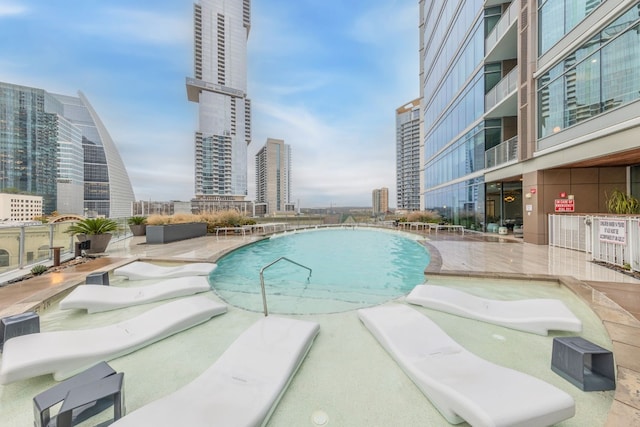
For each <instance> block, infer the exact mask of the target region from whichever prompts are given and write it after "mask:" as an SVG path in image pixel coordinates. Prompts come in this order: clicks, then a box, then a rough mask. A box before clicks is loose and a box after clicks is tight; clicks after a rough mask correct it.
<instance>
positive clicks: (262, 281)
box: [260, 256, 312, 317]
mask: <svg viewBox="0 0 640 427" xmlns="http://www.w3.org/2000/svg"><path fill="white" fill-rule="evenodd" d="M283 260H284V261H289V262H290V263H292V264H295V265H297V266H298V267H302V268H306V269H307V270H309V277H307V282H308V281H309V279H311V273H312V272H311V269H310V268H309V267H307V266H306V265H302V264H300V263H297V262H295V261H292V260H290V259H289V258H287V257H283V256H282V257H280V258H278V259H277V260H275V261H273V262H270V263H269V264H267V265H265V266H264V267H262V268H261V269H260V288H261V289H262V306H263V307H264V316H265V317H267V316H268V315H269V312H268V310H267V294H266V292H265V290H264V274H263V273H264V271H265V270H266V269H267V268H269V267H271V266H272V265H274V264H276V263H277V262H280V261H283Z"/></svg>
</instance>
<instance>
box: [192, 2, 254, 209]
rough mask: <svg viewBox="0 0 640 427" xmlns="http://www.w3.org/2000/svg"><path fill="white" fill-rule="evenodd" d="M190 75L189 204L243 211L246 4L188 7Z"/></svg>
mask: <svg viewBox="0 0 640 427" xmlns="http://www.w3.org/2000/svg"><path fill="white" fill-rule="evenodd" d="M193 23H194V77H193V78H191V77H188V78H187V80H186V85H187V97H188V99H189V101H192V102H197V103H198V107H199V108H198V112H199V116H198V130H197V131H196V133H195V200H196V205H198V206H197V209H200V210H202V209H205V210H207V209H208V208H209V207H214V208H215V206H216V203H217V202H220V201H224V202H225V203H226V204H227V206H228V207H231V208H235V209H240V210H242V209H244V208H245V207H246V204H245V203H244V198H245V197H246V195H247V145H248V144H249V143H250V142H251V101H250V100H249V98H247V39H248V37H249V29H250V27H251V2H250V0H225V1H223V0H200V1H199V2H198V3H196V4H195V5H194V11H193Z"/></svg>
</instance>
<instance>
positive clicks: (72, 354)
mask: <svg viewBox="0 0 640 427" xmlns="http://www.w3.org/2000/svg"><path fill="white" fill-rule="evenodd" d="M225 311H227V307H226V305H224V304H220V303H218V302H216V301H214V300H212V299H210V298H207V297H205V296H195V297H190V298H183V299H179V300H177V301H172V302H168V303H166V304H163V305H161V306H159V307H155V308H152V309H151V310H149V311H147V312H145V313H143V314H140V315H138V316H137V317H134V318H132V319H129V320H126V321H124V322H120V323H116V324H114V325H110V326H103V327H100V328H95V329H82V330H74V331H54V332H40V333H36V334H29V335H22V336H19V337H15V338H11V339H10V340H8V341H7V342H6V343H5V344H4V352H3V354H2V366H0V384H7V383H10V382H13V381H18V380H22V379H25V378H31V377H35V376H38V375H44V374H49V373H52V374H53V377H54V378H55V379H56V380H58V381H60V380H63V379H65V378H67V377H70V376H71V375H74V374H76V373H78V372H80V371H82V370H84V369H87V368H89V367H90V366H92V365H94V364H95V363H97V362H100V361H103V360H104V361H107V360H111V359H115V358H116V357H119V356H123V355H125V354H128V353H131V352H133V351H135V350H138V349H140V348H142V347H145V346H147V345H149V344H151V343H154V342H156V341H160V340H161V339H163V338H166V337H168V336H170V335H173V334H175V333H178V332H180V331H183V330H185V329H188V328H191V327H192V326H195V325H197V324H199V323H203V322H206V321H207V320H209V319H210V318H212V317H213V316H216V315H218V314H222V313H224V312H225Z"/></svg>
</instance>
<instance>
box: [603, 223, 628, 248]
mask: <svg viewBox="0 0 640 427" xmlns="http://www.w3.org/2000/svg"><path fill="white" fill-rule="evenodd" d="M598 236H599V239H600V241H601V242H607V243H616V244H618V245H626V244H627V223H626V222H625V221H619V220H615V219H601V220H600V224H599V230H598Z"/></svg>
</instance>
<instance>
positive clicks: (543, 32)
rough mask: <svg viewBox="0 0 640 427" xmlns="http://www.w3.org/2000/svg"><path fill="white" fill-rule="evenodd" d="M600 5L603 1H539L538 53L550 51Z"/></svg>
mask: <svg viewBox="0 0 640 427" xmlns="http://www.w3.org/2000/svg"><path fill="white" fill-rule="evenodd" d="M600 3H602V1H601V0H539V1H538V53H539V54H540V55H542V54H544V53H545V52H546V51H547V50H549V49H550V48H551V47H552V46H553V45H554V44H556V43H557V42H558V41H559V40H560V39H562V37H564V35H565V34H567V33H568V32H569V31H571V30H572V29H573V28H574V27H575V26H576V25H578V24H579V23H580V22H582V20H583V19H584V18H585V17H586V16H587V15H589V14H590V13H591V12H593V11H594V10H595V9H596V8H597V7H598V5H600Z"/></svg>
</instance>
